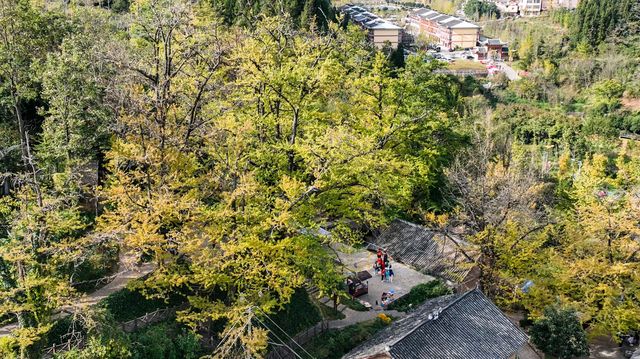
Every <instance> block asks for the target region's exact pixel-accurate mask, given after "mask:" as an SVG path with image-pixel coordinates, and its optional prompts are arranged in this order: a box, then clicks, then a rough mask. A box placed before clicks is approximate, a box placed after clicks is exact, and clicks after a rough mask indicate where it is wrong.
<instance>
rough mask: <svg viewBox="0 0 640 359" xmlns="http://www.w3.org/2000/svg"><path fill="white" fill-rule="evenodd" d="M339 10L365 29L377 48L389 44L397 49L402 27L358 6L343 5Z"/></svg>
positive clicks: (400, 39)
mask: <svg viewBox="0 0 640 359" xmlns="http://www.w3.org/2000/svg"><path fill="white" fill-rule="evenodd" d="M341 11H342V12H343V13H345V14H347V15H348V16H349V18H350V19H351V20H352V21H353V22H354V23H355V24H357V25H358V26H360V27H361V28H363V29H365V30H367V33H368V36H369V41H371V43H373V44H374V45H375V46H376V47H377V48H379V49H381V48H383V47H384V46H390V47H391V48H392V49H397V48H398V44H399V43H400V42H401V41H402V28H401V27H400V26H398V25H395V24H393V23H391V22H389V21H387V20H384V19H381V18H380V17H379V16H378V15H376V14H373V13H371V12H369V11H367V10H366V9H364V8H362V7H360V6H354V5H345V6H343V7H342V8H341Z"/></svg>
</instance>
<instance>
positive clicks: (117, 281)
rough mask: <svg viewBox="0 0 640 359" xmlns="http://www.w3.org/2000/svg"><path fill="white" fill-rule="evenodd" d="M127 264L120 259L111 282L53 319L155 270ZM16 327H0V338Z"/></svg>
mask: <svg viewBox="0 0 640 359" xmlns="http://www.w3.org/2000/svg"><path fill="white" fill-rule="evenodd" d="M129 263H130V258H128V257H127V258H121V259H120V264H119V265H118V267H119V268H118V272H117V275H116V277H115V278H114V279H113V280H112V281H111V282H109V283H108V284H106V285H105V286H104V287H102V288H100V289H98V290H97V291H95V292H92V293H89V294H85V295H84V296H82V297H80V298H79V299H78V301H77V302H76V303H74V304H73V305H70V306H65V307H62V308H60V310H59V311H58V313H57V314H54V316H53V318H54V319H59V318H64V317H66V316H68V315H70V314H71V313H74V312H75V311H77V310H78V309H81V308H86V307H88V306H92V305H95V304H97V303H98V302H99V301H101V300H102V299H104V298H106V297H107V296H109V295H110V294H113V293H115V292H117V291H119V290H121V289H123V288H124V287H125V286H126V285H127V283H129V282H130V281H132V280H134V279H139V278H142V277H144V276H145V275H147V274H149V273H151V272H152V271H153V270H154V269H155V266H154V265H153V264H151V263H145V264H143V265H141V266H131V265H129ZM17 327H18V325H17V324H8V325H5V326H3V327H0V337H5V336H8V335H10V334H11V332H12V331H13V330H15V329H17Z"/></svg>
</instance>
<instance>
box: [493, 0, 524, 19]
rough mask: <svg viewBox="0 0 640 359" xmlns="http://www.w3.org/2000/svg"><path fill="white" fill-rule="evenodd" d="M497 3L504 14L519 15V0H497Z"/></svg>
mask: <svg viewBox="0 0 640 359" xmlns="http://www.w3.org/2000/svg"><path fill="white" fill-rule="evenodd" d="M495 4H496V7H497V8H498V10H499V11H500V14H501V15H502V16H515V15H518V11H519V8H518V0H496V1H495Z"/></svg>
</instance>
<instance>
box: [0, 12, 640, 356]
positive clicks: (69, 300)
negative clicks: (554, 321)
mask: <svg viewBox="0 0 640 359" xmlns="http://www.w3.org/2000/svg"><path fill="white" fill-rule="evenodd" d="M639 16H640V9H639V6H638V3H637V2H634V1H630V0H629V1H616V0H606V1H592V0H584V1H582V2H581V5H580V7H579V8H578V10H577V11H576V12H572V13H570V12H557V13H553V14H551V15H549V16H547V17H544V18H542V19H536V20H531V19H526V20H524V19H518V20H509V21H502V22H496V23H491V24H489V25H487V29H486V30H487V31H493V32H495V33H499V34H500V35H499V36H503V35H504V37H507V36H508V37H510V38H509V39H508V40H510V41H511V42H513V47H512V54H511V55H512V57H513V60H514V63H513V65H514V66H517V67H520V68H521V69H522V70H523V71H525V73H524V75H523V78H522V79H520V80H518V81H512V82H510V81H508V80H507V79H506V78H505V77H504V76H501V75H497V76H495V77H493V78H490V79H476V78H471V77H467V78H458V77H455V76H451V75H445V74H443V73H442V72H440V71H437V70H441V69H442V67H443V66H445V64H444V63H440V62H438V61H425V57H424V54H418V55H415V56H409V57H407V59H406V63H405V64H404V66H397V64H394V63H393V61H392V54H391V52H390V51H388V50H387V49H382V50H378V49H376V48H374V47H373V46H372V45H371V44H370V43H369V42H368V41H367V35H366V33H364V32H363V31H362V30H361V29H360V28H358V27H356V26H349V27H348V28H346V29H344V28H342V27H340V26H339V25H338V23H340V22H341V20H342V18H341V15H340V14H338V13H337V12H336V9H334V8H333V7H332V5H331V4H330V3H329V2H328V1H325V0H307V1H302V0H300V1H295V0H292V1H288V0H284V1H255V2H251V6H247V4H245V2H242V1H234V0H229V1H226V0H225V1H218V0H211V1H201V2H198V1H190V0H184V1H182V0H180V1H175V0H134V1H131V2H127V1H115V2H109V3H106V4H102V3H100V4H93V3H91V4H85V3H84V2H81V3H75V2H71V3H67V2H57V1H28V0H0V134H1V136H0V184H1V186H0V229H1V230H0V279H1V280H0V289H1V290H0V321H1V322H2V329H3V330H4V331H6V332H7V333H6V334H4V333H2V334H0V356H2V357H7V358H13V357H22V358H38V357H41V356H42V353H43V350H44V349H45V348H47V347H50V346H52V345H55V344H58V343H60V342H62V340H61V338H66V337H64V335H65V333H67V330H68V329H67V328H71V329H69V330H71V331H72V332H73V333H75V332H81V333H82V335H83V338H84V339H83V341H82V345H77V346H76V348H72V350H67V351H64V352H63V353H59V354H57V356H56V357H58V358H173V357H185V358H195V357H198V356H199V355H201V354H202V355H204V354H212V353H213V354H214V356H215V357H221V358H233V357H262V356H264V355H265V354H266V352H267V351H268V350H269V349H272V346H270V345H273V340H272V337H270V335H271V334H269V333H268V331H267V329H266V326H261V325H258V324H257V323H260V322H261V321H264V320H266V319H265V318H271V316H275V315H277V314H278V313H289V312H288V308H289V307H288V306H289V305H293V306H294V307H296V308H298V307H304V306H303V305H304V304H306V305H308V306H310V305H312V304H309V303H306V302H305V299H304V298H306V297H304V296H302V299H300V298H301V294H300V293H301V292H302V293H304V291H303V289H302V288H303V287H304V286H305V285H306V286H314V287H317V289H318V293H319V295H321V296H327V297H332V298H337V297H338V296H340V295H342V296H346V295H344V294H341V293H344V290H343V282H344V278H343V276H342V272H341V270H342V268H341V267H340V266H337V265H336V261H335V253H334V251H332V250H331V249H332V248H333V247H330V246H329V244H333V243H344V244H348V245H354V246H358V245H360V244H361V243H362V241H363V239H364V238H365V236H366V235H371V234H372V233H375V232H376V231H377V230H378V229H379V228H384V227H385V226H386V225H387V224H388V223H389V222H390V221H391V220H393V219H396V218H403V219H407V220H411V221H414V222H417V223H421V224H424V225H426V226H429V227H430V228H433V229H434V230H437V231H439V232H440V233H443V234H445V235H455V236H459V237H460V238H462V239H464V240H465V241H466V242H468V243H469V244H470V245H473V246H474V248H476V250H477V253H478V255H477V256H471V255H469V258H472V257H473V258H477V259H474V260H475V262H474V263H473V264H474V265H475V266H477V268H479V276H480V281H479V283H480V286H481V288H482V290H483V292H484V293H486V294H487V295H488V296H490V297H491V299H492V300H494V301H495V302H496V303H497V304H498V305H500V307H501V308H503V309H505V310H511V311H516V312H519V313H522V314H523V316H524V317H525V320H523V323H522V325H523V326H525V327H527V326H528V324H531V323H534V322H535V323H538V327H542V328H544V326H543V324H546V323H547V322H544V320H546V319H548V318H546V316H551V314H546V313H558V312H562V310H568V311H570V312H571V313H577V314H575V315H574V314H572V316H571V318H574V317H575V318H576V319H575V320H576V321H577V322H576V323H575V325H574V328H577V329H576V330H577V331H579V332H580V333H582V334H584V333H583V332H582V328H586V330H587V333H588V334H589V335H590V336H589V337H590V338H592V337H594V336H596V335H607V336H610V337H612V338H614V339H615V340H620V338H621V335H626V334H628V333H633V332H634V331H638V330H640V305H639V304H638V303H640V217H639V213H640V142H639V140H640V105H639V104H640V91H639V90H638V89H639V88H640V60H639V58H640V57H639V56H638V55H639V54H640V42H639V41H638V36H639V35H640V34H639V33H638V31H639V30H638V29H639V27H638V26H639V25H640V17H639ZM536 21H539V22H536ZM342 23H344V22H342ZM540 24H546V25H549V26H548V27H546V28H548V29H552V30H547V31H540V30H539V27H537V26H539V25H540ZM505 40H507V39H505ZM325 230H328V232H325ZM326 233H330V235H327V234H326ZM126 261H130V262H132V263H138V264H140V263H146V264H149V265H150V266H152V267H153V269H154V270H153V271H152V272H151V273H150V274H149V275H148V276H145V277H144V278H143V279H142V280H139V281H132V283H131V284H130V288H129V289H128V290H125V291H121V292H118V293H117V294H116V295H114V296H110V297H108V298H107V299H106V301H104V302H101V304H100V305H97V306H95V307H90V308H87V307H85V308H82V309H77V310H71V309H69V308H71V307H72V305H73V304H75V303H77V302H78V300H79V299H78V298H80V297H82V296H83V295H85V294H87V293H92V292H93V291H95V290H96V289H97V288H100V285H104V282H105V278H113V276H114V275H117V274H118V273H120V271H121V267H122V266H123V265H124V264H125V262H126ZM293 301H295V302H293ZM300 303H302V304H300ZM164 307H171V308H174V309H175V311H177V313H176V314H175V318H173V319H172V321H170V322H163V323H161V324H160V325H158V326H152V327H150V328H147V329H145V330H143V331H138V332H135V333H125V332H124V329H122V328H123V326H122V323H123V322H125V321H128V320H131V319H134V318H136V317H137V316H140V315H143V314H144V313H146V312H150V311H153V310H156V309H158V308H164ZM61 308H64V309H65V310H66V313H69V312H70V313H72V314H71V315H68V316H67V315H66V314H61V313H62V312H61V311H60V309H61ZM304 308H307V307H304ZM302 310H303V311H304V310H308V309H302ZM314 313H315V312H314ZM316 316H319V314H317V313H316V314H313V313H311V312H309V314H305V313H302V314H301V313H294V315H293V317H294V319H291V318H289V319H287V320H289V321H293V322H296V321H297V322H298V323H294V324H297V325H294V327H295V328H296V330H299V329H301V327H303V326H305V325H313V324H314V321H315V320H316V318H315V317H316ZM301 318H303V319H305V320H302V319H301ZM540 323H542V324H540ZM283 325H284V324H283ZM542 331H543V332H544V329H543V330H542ZM543 344H545V343H536V345H540V347H541V348H545V350H546V349H547V348H550V347H549V346H545V345H543ZM578 344H580V345H582V344H583V343H582V342H580V343H578ZM580 345H577V346H579V348H577V349H576V350H575V352H573V354H575V355H578V354H584V350H586V349H585V348H584V347H583V346H580ZM585 345H586V344H585ZM549 350H550V351H551V352H550V354H552V355H556V354H557V353H556V352H553V350H554V349H553V348H551V349H549ZM567 357H571V355H569V356H567Z"/></svg>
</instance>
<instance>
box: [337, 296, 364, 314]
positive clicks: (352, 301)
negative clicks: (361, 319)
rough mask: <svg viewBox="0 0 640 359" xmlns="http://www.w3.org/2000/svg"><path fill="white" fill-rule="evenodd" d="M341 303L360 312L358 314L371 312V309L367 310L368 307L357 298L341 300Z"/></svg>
mask: <svg viewBox="0 0 640 359" xmlns="http://www.w3.org/2000/svg"><path fill="white" fill-rule="evenodd" d="M340 303H342V304H344V305H346V306H347V308H350V309H353V310H355V311H358V312H367V311H369V309H367V307H365V306H364V305H363V304H362V303H360V302H359V301H358V300H357V299H355V298H351V297H348V298H340Z"/></svg>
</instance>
